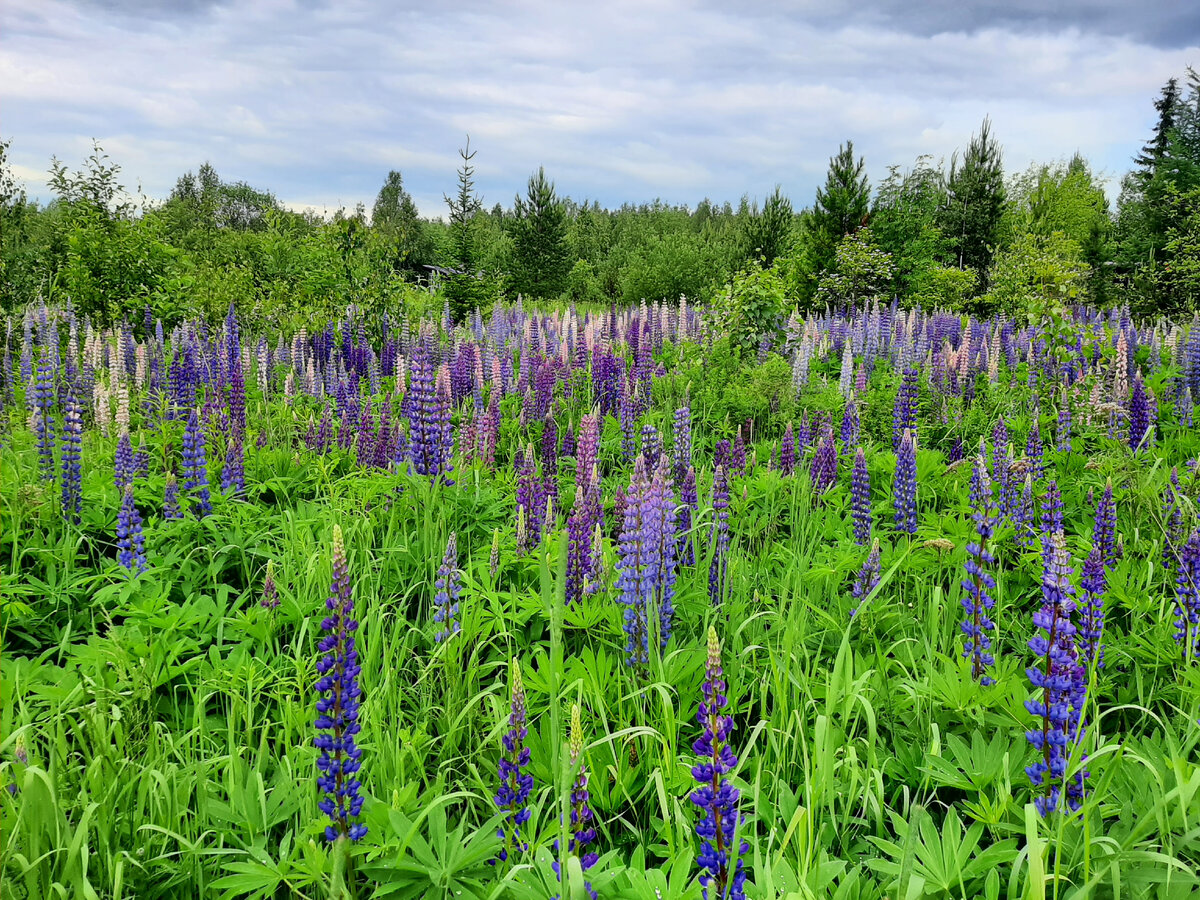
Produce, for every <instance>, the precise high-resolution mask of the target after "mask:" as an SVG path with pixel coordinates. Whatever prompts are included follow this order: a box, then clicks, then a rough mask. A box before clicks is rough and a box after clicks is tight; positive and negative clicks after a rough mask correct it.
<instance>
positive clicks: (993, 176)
mask: <svg viewBox="0 0 1200 900" xmlns="http://www.w3.org/2000/svg"><path fill="white" fill-rule="evenodd" d="M947 188H948V192H949V197H948V199H947V203H946V207H945V209H944V210H943V212H942V231H943V233H944V234H945V236H946V239H947V241H948V243H949V244H950V247H951V249H952V251H953V252H954V254H955V256H956V257H957V262H958V265H959V266H960V267H962V268H968V269H974V270H975V271H976V273H977V274H978V276H979V284H980V286H981V288H986V285H987V271H988V266H990V265H991V262H992V256H993V255H994V254H995V252H996V244H997V237H998V230H999V225H1000V217H1001V216H1002V215H1003V213H1004V196H1005V194H1004V166H1003V160H1002V158H1001V151H1000V145H999V144H998V143H996V139H995V138H994V137H992V123H991V120H990V119H986V118H985V119H984V120H983V125H982V126H980V129H979V133H978V134H976V135H974V136H973V137H972V138H971V143H970V144H969V145H968V146H967V152H966V153H964V154H963V157H962V163H961V165H960V164H959V162H958V159H957V156H956V157H955V158H953V159H952V160H951V161H950V178H949V181H948V183H947Z"/></svg>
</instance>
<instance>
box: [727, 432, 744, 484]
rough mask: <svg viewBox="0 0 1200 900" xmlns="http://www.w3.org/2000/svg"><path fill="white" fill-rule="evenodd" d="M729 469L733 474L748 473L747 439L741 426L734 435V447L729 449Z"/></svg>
mask: <svg viewBox="0 0 1200 900" xmlns="http://www.w3.org/2000/svg"><path fill="white" fill-rule="evenodd" d="M729 471H730V474H733V475H745V474H746V439H745V438H744V437H743V436H742V429H740V428H739V429H738V430H737V434H735V435H734V438H733V447H732V448H731V449H730V451H729Z"/></svg>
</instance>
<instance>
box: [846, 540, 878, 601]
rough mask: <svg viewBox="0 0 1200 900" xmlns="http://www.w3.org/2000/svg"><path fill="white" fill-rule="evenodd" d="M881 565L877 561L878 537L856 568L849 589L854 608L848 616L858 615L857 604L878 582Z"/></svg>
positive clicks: (868, 594)
mask: <svg viewBox="0 0 1200 900" xmlns="http://www.w3.org/2000/svg"><path fill="white" fill-rule="evenodd" d="M880 573H881V566H880V561H879V538H876V539H875V541H874V542H873V543H872V544H871V552H870V553H868V554H867V558H866V560H865V561H864V562H863V565H862V568H861V569H859V570H858V575H857V576H855V578H854V587H853V588H852V589H851V594H852V595H853V596H854V599H855V601H856V602H855V604H854V608H853V609H851V610H850V617H851V618H854V617H855V616H856V615H858V609H859V606H861V605H862V602H863V600H865V599H866V598H867V597H868V596H870V593H871V591H873V590H875V587H876V586H877V585H878V584H879V576H880Z"/></svg>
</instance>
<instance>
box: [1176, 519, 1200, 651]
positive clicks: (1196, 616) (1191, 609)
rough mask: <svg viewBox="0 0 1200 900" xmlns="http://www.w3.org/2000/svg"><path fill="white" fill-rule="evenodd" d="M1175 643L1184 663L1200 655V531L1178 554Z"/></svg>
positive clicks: (1194, 532) (1196, 532)
mask: <svg viewBox="0 0 1200 900" xmlns="http://www.w3.org/2000/svg"><path fill="white" fill-rule="evenodd" d="M1175 643H1177V644H1179V645H1180V648H1181V650H1182V651H1183V663H1184V665H1187V664H1188V663H1189V662H1190V661H1191V660H1192V659H1195V658H1197V657H1200V531H1193V532H1192V536H1191V537H1189V538H1188V540H1187V543H1186V544H1184V545H1183V547H1182V549H1181V552H1180V554H1179V574H1178V575H1177V576H1176V578H1175Z"/></svg>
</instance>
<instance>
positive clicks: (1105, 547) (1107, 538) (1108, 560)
mask: <svg viewBox="0 0 1200 900" xmlns="http://www.w3.org/2000/svg"><path fill="white" fill-rule="evenodd" d="M1116 535H1117V504H1116V502H1115V501H1114V500H1113V488H1112V479H1111V478H1110V479H1108V481H1107V482H1106V483H1105V485H1104V493H1103V494H1101V496H1100V501H1099V502H1098V503H1097V504H1096V520H1095V525H1094V527H1093V528H1092V544H1093V546H1095V547H1098V548H1099V550H1100V561H1101V562H1102V563H1104V568H1105V569H1106V570H1107V569H1111V568H1112V567H1113V565H1114V564H1115V563H1116V561H1117V548H1116Z"/></svg>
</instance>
